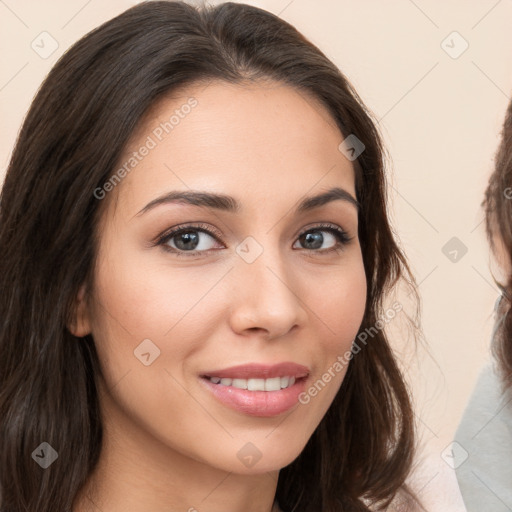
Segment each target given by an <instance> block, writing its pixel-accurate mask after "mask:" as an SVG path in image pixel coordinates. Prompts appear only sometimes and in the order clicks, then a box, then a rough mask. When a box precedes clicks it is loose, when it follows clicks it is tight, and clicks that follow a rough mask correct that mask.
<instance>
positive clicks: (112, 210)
mask: <svg viewBox="0 0 512 512" xmlns="http://www.w3.org/2000/svg"><path fill="white" fill-rule="evenodd" d="M189 97H194V98H195V99H196V100H197V102H198V104H197V106H196V107H194V109H192V110H191V111H190V113H189V114H188V115H187V116H184V117H183V118H182V119H180V122H179V124H177V125H176V126H175V127H174V129H173V130H172V131H171V132H170V133H169V134H166V135H165V136H164V137H163V138H162V140H161V141H157V142H158V144H157V145H156V147H154V148H152V149H151V150H150V151H149V153H148V154H147V155H146V156H145V157H144V158H143V159H142V160H141V161H140V162H139V163H138V164H137V166H136V167H135V168H134V169H133V170H132V171H131V172H130V173H129V174H128V175H127V176H126V177H124V179H123V180H122V182H121V183H119V184H118V185H117V186H116V187H115V190H113V191H111V192H109V193H108V195H107V197H106V198H105V199H103V200H104V201H108V207H107V209H106V210H105V213H104V215H103V217H102V219H101V223H100V248H99V257H98V262H97V266H96V268H95V276H94V287H93V289H92V290H86V289H85V287H83V288H82V290H81V292H80V294H79V296H78V297H77V315H76V319H75V321H74V323H73V325H71V326H69V329H70V330H71V331H72V332H73V333H74V334H75V335H76V336H85V335H86V334H88V333H92V336H93V338H94V340H95V344H96V346H97V350H98V355H99V359H100V362H101V367H102V372H103V376H102V377H101V379H100V381H99V385H100V390H101V394H100V404H101V408H102V415H103V423H104V446H103V448H102V453H101V457H100V462H99V465H98V467H97V468H96V470H95V471H94V473H93V474H92V475H91V477H90V479H89V481H88V482H87V485H86V486H85V487H84V488H83V489H82V492H81V493H80V494H79V496H78V497H77V499H76V500H75V504H74V505H75V506H74V508H73V512H85V511H87V510H94V511H95V512H97V511H98V510H100V511H102V512H135V511H136V512H143V511H148V512H149V511H151V512H171V511H172V512H178V511H183V512H187V511H188V512H194V511H197V512H261V511H268V512H271V511H275V510H277V508H273V507H274V499H275V492H276V488H277V479H278V475H279V470H280V469H281V468H283V467H285V466H286V465H288V464H290V463H291V462H292V461H293V460H294V459H295V458H296V457H297V456H298V455H299V454H300V453H301V451H302V450H303V448H304V446H305V444H306V443H307V441H308V439H309V438H310V437H311V435H312V434H313V432H314V430H315V429H316V427H317V426H318V424H319V423H320V421H321V419H322V417H323V416H324V415H325V413H326V411H327V409H328V408H329V406H330V405H331V403H332V401H333V399H334V397H335V395H336V393H337V392H338V390H339V388H340V386H341V383H342V381H343V378H344V376H345V373H346V367H345V368H344V369H343V370H342V371H339V372H337V373H335V375H334V377H333V378H332V379H330V382H329V383H328V384H327V385H326V386H325V387H324V388H323V389H322V390H321V391H320V392H318V394H317V395H316V396H315V397H313V398H311V400H310V401H309V403H307V404H305V405H303V404H301V403H297V404H296V405H295V406H294V407H293V408H292V409H290V410H289V411H287V412H285V413H283V414H278V415H276V416H273V417H256V416H251V415H248V414H245V413H243V412H241V411H238V410H233V409H231V408H228V407H227V406H226V405H225V404H223V403H221V402H219V401H218V400H217V399H216V398H215V397H214V396H213V395H212V394H211V393H210V392H209V391H208V390H207V389H205V387H204V384H203V383H202V382H201V379H200V374H201V373H202V372H204V371H206V370H208V369H212V368H214V369H219V368H227V367H230V366H234V365H238V364H245V363H253V362H259V363H263V364H274V363H278V362H283V361H292V362H295V363H299V364H302V365H305V366H307V367H308V368H309V369H310V375H309V378H308V379H309V381H308V382H309V385H312V383H314V382H316V381H318V380H319V379H321V378H322V376H323V374H324V373H325V372H327V370H328V369H329V368H332V366H333V364H334V363H335V361H336V360H337V357H338V356H340V355H342V354H344V353H345V352H346V351H347V350H349V349H350V347H351V344H352V342H353V340H354V338H355V336H356V335H357V332H358V329H359V326H360V324H361V321H362V318H363V313H364V309H365V301H366V276H365V272H364V266H363V260H362V254H361V247H360V244H359V239H358V216H357V209H356V207H355V206H354V205H353V204H352V203H351V202H350V201H348V200H344V199H337V200H333V201H330V202H328V203H326V204H323V205H321V206H319V207H316V208H314V209H311V210H310V211H305V212H302V213H298V212H296V211H295V207H296V205H297V203H298V202H299V201H301V200H303V199H304V198H305V196H308V197H309V196H313V195H317V194H319V193H322V192H325V191H327V190H329V189H331V188H334V187H339V188H341V189H343V190H345V191H346V192H347V193H348V194H350V195H351V196H352V197H354V198H355V181H354V178H355V176H354V169H353V166H352V163H351V162H350V161H349V160H348V159H347V158H345V156H344V155H343V154H342V153H341V152H340V151H339V150H338V145H339V144H340V142H341V141H342V140H343V138H344V137H343V136H342V134H341V133H340V131H339V130H338V128H337V127H336V125H335V124H334V121H333V120H332V119H331V118H330V116H329V114H328V113H327V111H326V110H325V109H324V108H323V107H322V106H321V105H319V104H318V103H317V102H315V101H314V100H313V99H311V98H309V97H307V96H305V95H304V94H302V93H298V92H296V91H295V90H294V89H292V88H290V87H288V86H286V85H283V84H276V83H274V82H269V83H263V82H261V83H258V84H254V83H253V84H251V85H243V86H242V85H230V84H226V83H223V82H213V83H211V84H209V85H208V86H206V85H205V84H202V85H199V84H197V85H194V86H191V87H188V88H187V89H186V91H184V92H181V93H180V94H179V95H174V96H173V97H172V98H166V99H165V100H164V101H163V102H161V103H159V104H158V105H156V106H155V108H153V109H152V111H151V112H150V113H149V114H148V115H147V116H146V118H145V119H144V122H143V124H142V125H141V126H140V127H139V128H138V130H137V131H136V133H134V135H133V137H132V140H131V141H130V143H129V144H128V146H127V148H126V152H125V154H124V155H123V158H122V159H121V162H120V165H122V162H124V161H126V160H127V158H129V157H130V155H131V154H132V153H133V151H137V150H138V149H139V148H140V147H141V146H142V145H143V144H144V143H145V142H146V141H147V140H148V139H147V138H148V136H152V137H153V139H155V140H156V137H155V135H154V132H153V130H154V129H155V127H157V126H159V123H160V122H163V121H165V120H168V119H169V118H170V116H171V115H172V114H173V112H174V111H175V110H176V109H177V108H179V107H180V105H183V104H184V103H186V102H187V99H188V98H189ZM152 134H153V135H152ZM190 190H199V191H202V192H211V193H217V194H228V195H230V196H233V197H234V198H236V199H237V201H238V202H239V203H240V205H241V209H240V210H239V211H238V212H228V211H223V210H217V209H214V208H212V207H208V208H204V207H198V206H194V205H190V204H184V203H166V204H161V205H159V206H156V207H154V208H151V209H149V210H147V211H146V212H145V213H141V214H140V215H138V213H139V212H140V211H141V210H142V209H143V208H144V207H145V206H146V205H147V204H148V203H150V202H151V201H153V200H154V199H155V198H158V197H160V196H162V195H163V194H165V193H168V192H170V191H190ZM198 223H200V224H201V226H202V227H206V228H210V229H213V230H214V231H215V234H214V235H210V234H208V233H205V232H203V231H201V230H200V229H199V230H198V229H197V227H196V231H195V234H196V236H197V237H199V240H200V242H199V244H198V246H197V247H196V248H195V251H196V254H195V255H190V254H187V251H186V250H185V249H183V247H184V246H183V235H181V236H174V238H172V239H170V240H167V241H166V242H165V246H166V247H168V248H169V249H170V250H165V248H164V245H155V244H153V243H152V242H153V241H154V240H155V239H157V238H158V237H159V235H161V234H163V233H164V234H165V233H167V232H168V231H169V230H170V228H173V227H175V226H179V227H182V226H185V225H188V224H194V225H197V224H198ZM320 223H329V224H330V225H333V226H337V227H340V228H342V229H343V230H344V231H345V232H346V233H347V235H348V236H349V237H350V240H349V241H348V242H345V243H342V242H339V240H338V239H337V237H336V235H335V234H333V233H332V232H330V231H326V228H325V227H318V225H319V224H320ZM190 229H193V228H190ZM306 230H312V231H311V232H312V233H313V234H316V236H317V237H318V240H319V241H320V242H321V243H319V245H318V247H319V248H313V249H312V248H308V247H311V245H307V243H305V242H304V240H303V237H299V235H300V234H301V233H302V232H303V231H306ZM247 237H252V239H254V240H255V241H256V242H257V245H250V246H249V247H250V251H253V252H252V254H256V253H255V252H254V251H258V250H259V249H258V246H259V247H260V248H261V250H262V252H261V254H259V256H258V257H257V258H256V259H255V260H254V261H252V262H251V263H248V262H247V261H246V260H244V258H242V257H241V256H240V254H241V253H238V252H237V251H236V249H237V247H238V246H239V244H241V242H243V241H244V240H246V238H247ZM180 240H181V245H180ZM251 243H253V242H251ZM310 244H311V242H310ZM336 246H337V247H338V250H331V251H329V252H326V251H328V250H329V249H332V248H333V247H334V248H335V247H336ZM173 250H174V252H172V251H173ZM178 252H179V253H181V256H178V255H177V253H178ZM189 252H190V251H189ZM197 252H201V253H197ZM146 339H149V340H151V343H152V344H154V345H155V346H156V347H158V349H159V350H160V355H159V356H158V357H157V358H156V359H154V361H153V362H152V363H151V364H150V365H147V366H146V365H144V364H143V363H142V362H141V360H140V359H139V358H138V357H136V356H135V355H134V350H136V349H137V347H138V346H139V345H140V344H141V342H142V341H143V340H146ZM151 350H153V349H151ZM247 443H251V444H252V445H254V447H256V449H257V451H258V453H259V454H260V455H261V458H260V459H259V460H258V462H257V463H256V464H254V465H252V466H250V467H247V466H246V465H245V464H243V463H242V462H241V460H240V458H239V457H238V456H237V455H238V453H239V451H240V450H241V448H242V447H244V446H247ZM333 448H334V447H333ZM251 449H252V448H251Z"/></svg>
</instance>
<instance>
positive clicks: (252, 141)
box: [114, 81, 355, 213]
mask: <svg viewBox="0 0 512 512" xmlns="http://www.w3.org/2000/svg"><path fill="white" fill-rule="evenodd" d="M190 105H194V106H193V107H190ZM343 138H344V136H343V135H342V134H341V132H340V130H339V128H338V126H337V125H336V123H335V121H334V119H333V118H332V116H331V115H330V113H329V112H328V111H327V109H326V108H325V107H324V106H323V105H322V104H321V103H320V102H319V101H318V100H317V99H315V98H313V97H311V96H310V95H308V94H306V93H304V92H303V91H297V90H296V89H294V88H292V87H290V86H288V85H286V84H282V83H279V82H272V81H265V82H257V83H256V82H253V83H244V84H228V83H225V82H218V81H216V82H210V83H197V84H194V85H193V86H189V87H187V88H185V89H182V90H180V91H177V92H173V93H172V95H169V96H166V97H165V98H163V99H161V100H160V101H158V102H157V103H156V104H155V105H153V107H152V108H151V109H150V110H149V111H148V112H147V114H146V115H145V116H144V118H143V119H142V120H141V122H140V123H139V126H138V128H137V129H136V130H135V131H134V133H133V135H132V137H131V139H130V141H129V142H128V144H127V145H126V148H125V151H124V152H123V154H122V156H121V159H120V161H119V162H118V167H120V166H122V165H123V164H124V163H126V162H127V161H128V160H129V159H130V156H131V155H133V154H134V153H137V152H139V153H140V152H141V151H140V150H141V149H143V147H144V146H148V147H150V146H151V149H150V150H149V151H145V153H146V155H145V156H144V157H143V158H142V159H140V161H138V162H137V163H136V166H135V167H134V168H133V170H131V171H130V172H129V173H128V174H127V176H126V177H125V178H124V179H123V180H122V182H121V183H120V184H119V185H118V186H117V187H116V188H115V191H114V194H115V195H117V196H119V195H120V196H121V198H122V203H123V204H125V205H126V206H127V207H128V208H129V209H130V211H132V212H133V209H134V208H136V207H138V206H140V207H141V208H142V207H143V206H144V205H143V204H142V203H143V202H144V201H146V202H147V201H149V200H151V199H152V198H153V197H154V196H155V195H157V194H160V193H162V192H163V191H165V190H171V189H183V190H186V189H189V188H194V189H202V190H212V191H217V192H220V191H223V192H225V193H229V194H231V195H233V196H238V197H242V196H246V197H247V196H248V195H249V193H250V195H251V196H252V197H259V198H260V199H261V198H265V199H268V200H271V199H275V200H276V201H278V202H279V201H280V200H281V201H282V200H283V199H285V198H286V197H289V198H290V199H291V198H295V197H296V198H299V197H300V196H302V195H305V194H306V193H307V192H308V190H311V189H312V188H313V187H315V184H318V185H319V186H321V187H324V188H326V187H329V186H333V185H338V186H342V187H343V188H345V189H346V190H347V191H349V192H350V193H351V194H352V195H354V196H355V184H354V170H353V167H352V164H351V162H350V161H349V160H347V159H346V158H345V157H344V156H343V155H342V153H341V152H340V151H339V149H338V146H339V144H340V143H341V141H342V140H343ZM283 193H285V196H283ZM242 200H243V199H242ZM116 202H117V197H116ZM133 213H135V212H133Z"/></svg>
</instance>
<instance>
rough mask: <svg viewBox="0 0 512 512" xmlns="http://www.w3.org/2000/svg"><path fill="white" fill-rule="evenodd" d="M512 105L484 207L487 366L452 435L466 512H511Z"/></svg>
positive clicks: (504, 126) (458, 477) (511, 104)
mask: <svg viewBox="0 0 512 512" xmlns="http://www.w3.org/2000/svg"><path fill="white" fill-rule="evenodd" d="M511 199H512V102H510V104H509V106H508V110H507V114H506V117H505V121H504V124H503V130H502V134H501V143H500V146H499V149H498V151H497V153H496V159H495V168H494V171H493V173H492V175H491V177H490V178H489V183H488V185H487V190H486V192H485V199H484V201H483V207H484V210H485V225H486V233H487V237H488V240H489V243H490V246H491V250H492V254H493V260H494V262H493V263H496V264H497V267H498V272H497V273H498V274H499V275H497V276H494V279H495V282H496V284H497V285H498V287H499V288H500V290H501V295H500V297H499V298H498V300H497V301H496V305H495V308H494V311H495V324H494V329H493V334H492V343H491V348H492V352H493V355H494V358H493V361H492V363H491V364H489V365H487V366H486V367H485V368H484V369H483V370H482V372H481V374H480V376H479V378H478V381H477V383H476V385H475V389H474V391H473V393H472V395H471V397H470V400H469V402H468V404H467V406H466V409H465V411H464V414H463V417H462V420H461V423H460V425H459V428H458V430H457V433H456V441H457V443H458V444H459V448H458V449H457V450H456V451H455V453H456V454H457V456H456V472H457V479H458V481H459V486H460V489H461V493H462V496H463V498H464V502H465V504H466V508H467V509H468V511H469V512H473V511H475V512H476V511H480V510H492V511H493V512H502V511H503V512H505V511H509V510H511V509H512V466H511V464H510V460H511V458H512V438H511V433H512V343H511V342H510V340H511V339H512V316H511V315H510V314H509V310H510V297H511V292H512V265H511V255H512V223H511V219H512V201H511Z"/></svg>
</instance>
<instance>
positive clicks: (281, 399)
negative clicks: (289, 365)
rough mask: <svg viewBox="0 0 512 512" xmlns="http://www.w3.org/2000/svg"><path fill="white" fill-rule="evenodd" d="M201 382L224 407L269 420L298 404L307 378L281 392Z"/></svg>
mask: <svg viewBox="0 0 512 512" xmlns="http://www.w3.org/2000/svg"><path fill="white" fill-rule="evenodd" d="M200 380H201V381H202V382H203V383H204V385H205V386H206V387H207V388H208V389H209V390H210V391H211V392H212V393H213V395H214V396H215V397H216V398H217V399H218V400H220V401H221V402H222V403H223V404H224V405H227V406H228V407H230V408H232V409H235V410H237V411H240V412H242V413H244V414H248V415H250V416H260V417H263V418H269V417H272V416H277V415H278V414H282V413H283V412H286V411H288V410H289V409H291V408H292V407H293V406H294V405H296V404H297V403H298V401H299V395H300V394H301V393H302V392H303V391H304V388H305V385H306V380H307V377H303V378H300V379H297V380H296V381H295V383H294V384H293V386H290V387H289V388H284V389H281V390H280V391H248V390H247V389H239V388H235V387H233V386H223V385H222V384H214V383H213V382H211V381H210V379H207V378H205V377H200Z"/></svg>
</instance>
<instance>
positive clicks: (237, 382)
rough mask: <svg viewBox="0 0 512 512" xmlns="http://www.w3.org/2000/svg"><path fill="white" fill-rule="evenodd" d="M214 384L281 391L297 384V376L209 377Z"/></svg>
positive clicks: (250, 389) (255, 389) (254, 389)
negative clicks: (268, 377) (266, 377)
mask: <svg viewBox="0 0 512 512" xmlns="http://www.w3.org/2000/svg"><path fill="white" fill-rule="evenodd" d="M208 379H209V380H210V381H211V382H213V383H214V384H220V385H221V386H232V387H234V388H238V389H247V390H249V391H279V390H280V389H285V388H289V387H290V386H293V385H294V384H295V377H288V376H286V377H273V378H271V379H228V378H222V379H221V378H220V377H208Z"/></svg>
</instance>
